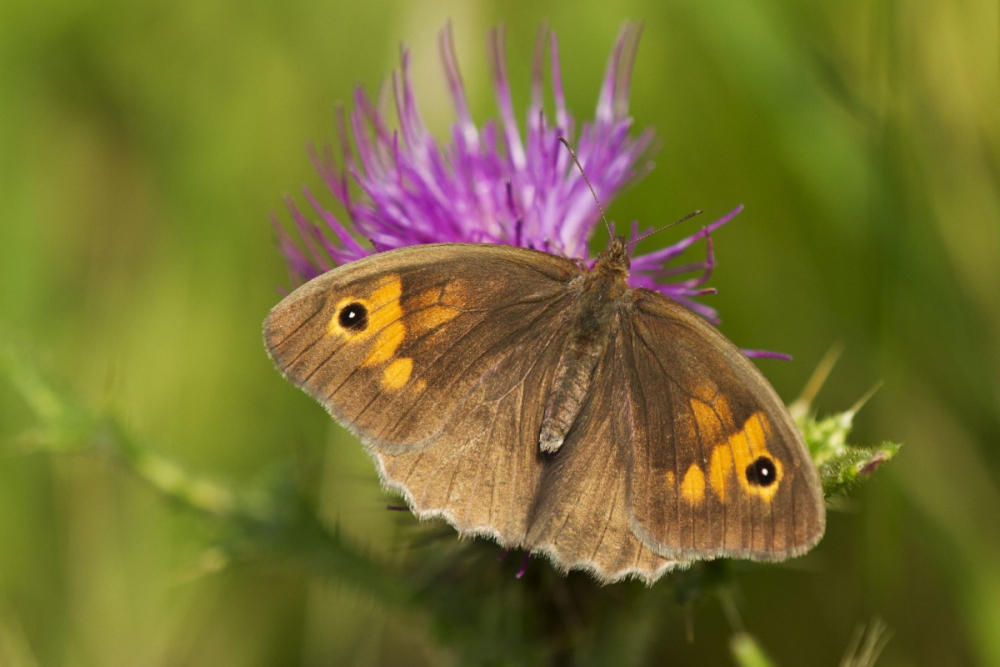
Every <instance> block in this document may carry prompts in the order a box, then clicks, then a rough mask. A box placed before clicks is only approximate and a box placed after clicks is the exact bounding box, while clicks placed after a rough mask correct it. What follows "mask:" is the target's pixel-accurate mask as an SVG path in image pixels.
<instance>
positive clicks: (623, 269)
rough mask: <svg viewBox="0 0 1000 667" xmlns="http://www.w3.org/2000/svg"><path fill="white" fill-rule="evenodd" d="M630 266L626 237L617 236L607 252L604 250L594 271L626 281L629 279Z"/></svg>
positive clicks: (598, 257)
mask: <svg viewBox="0 0 1000 667" xmlns="http://www.w3.org/2000/svg"><path fill="white" fill-rule="evenodd" d="M630 266H631V262H630V261H629V257H628V244H626V243H625V237H624V236H616V237H614V239H613V240H612V241H611V244H610V245H609V246H608V248H607V250H604V251H603V252H601V254H600V255H598V256H597V264H595V265H594V271H597V272H599V273H603V274H605V275H608V276H614V277H617V278H619V279H620V280H622V281H624V280H625V279H626V278H628V270H629V267H630Z"/></svg>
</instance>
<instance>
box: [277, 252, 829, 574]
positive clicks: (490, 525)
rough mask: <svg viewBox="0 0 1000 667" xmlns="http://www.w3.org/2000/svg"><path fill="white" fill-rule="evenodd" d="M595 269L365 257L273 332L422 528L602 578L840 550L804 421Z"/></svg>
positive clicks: (502, 259)
mask: <svg viewBox="0 0 1000 667" xmlns="http://www.w3.org/2000/svg"><path fill="white" fill-rule="evenodd" d="M628 269H629V258H628V248H627V245H626V243H625V240H624V239H623V238H622V237H617V238H615V239H614V240H613V241H612V242H611V244H610V245H609V247H608V249H607V250H605V251H604V252H603V253H601V254H600V255H599V257H598V259H597V262H596V264H595V265H594V266H593V268H592V269H588V268H587V267H586V266H583V265H581V264H580V263H578V262H574V261H572V260H570V259H567V258H564V257H558V256H556V255H552V254H548V253H544V252H539V251H535V250H530V249H526V248H519V247H513V246H503V245H489V244H454V243H453V244H433V245H421V246H411V247H407V248H401V249H397V250H391V251H387V252H383V253H379V254H375V255H371V256H369V257H366V258H364V259H360V260H357V261H355V262H351V263H349V264H346V265H343V266H340V267H338V268H335V269H333V270H332V271H329V272H328V273H326V274H323V275H321V276H319V277H317V278H315V279H313V280H312V281H310V282H308V283H306V284H305V285H303V286H301V287H299V288H298V289H297V290H295V291H294V292H292V294H290V295H289V296H287V297H286V298H285V299H284V300H283V301H281V302H280V303H279V304H278V305H277V306H275V307H274V309H273V310H272V311H271V312H270V314H269V315H268V317H267V319H266V321H265V322H264V340H265V344H266V347H267V351H268V354H269V355H270V357H271V359H272V360H273V361H274V363H275V365H276V366H277V368H278V369H279V370H280V371H281V373H282V374H283V375H284V377H285V378H287V379H288V380H289V381H291V382H292V383H293V384H295V385H297V386H299V387H301V388H302V389H303V390H305V392H306V393H308V394H309V395H310V396H312V397H313V398H314V399H316V400H317V401H318V402H319V403H321V404H322V405H323V406H324V407H325V408H326V409H327V410H328V411H329V412H330V414H331V415H332V416H333V417H334V419H336V420H337V421H338V422H340V423H341V424H343V425H344V426H345V427H347V428H348V429H349V430H350V431H351V432H352V433H354V434H355V435H356V436H357V437H358V438H359V439H360V440H361V442H362V443H363V445H364V446H365V448H366V449H367V451H368V452H369V453H370V454H371V456H372V458H373V459H374V462H375V464H376V466H377V467H378V474H379V476H380V478H381V480H382V483H383V485H384V486H385V487H386V488H387V489H389V490H390V491H393V492H396V493H399V494H401V495H402V496H403V497H404V498H405V499H406V502H407V504H408V505H409V507H410V509H411V510H412V512H413V513H414V514H415V515H416V516H417V517H418V518H420V519H428V518H434V517H439V518H443V519H444V520H445V521H447V522H448V523H450V524H451V525H452V526H454V527H455V529H457V531H458V532H459V534H460V535H462V536H487V537H490V538H492V539H494V540H496V542H498V543H499V544H500V545H502V546H503V547H507V548H517V549H524V550H528V551H530V552H531V553H541V554H545V555H547V556H548V557H549V558H550V559H551V561H552V562H553V563H554V564H555V566H556V567H557V568H559V569H560V570H562V571H567V570H570V569H583V570H587V571H589V572H590V573H592V574H593V575H594V576H595V577H596V578H597V579H598V580H599V581H600V582H602V583H610V582H614V581H618V580H620V579H623V578H627V577H635V578H639V579H642V580H644V581H646V582H647V583H652V582H653V581H655V580H656V579H657V578H659V577H660V576H662V575H663V574H664V573H665V572H667V571H669V570H671V569H673V568H676V567H678V566H680V565H684V564H687V563H689V562H690V561H693V560H700V559H712V558H719V557H729V558H746V559H753V560H771V561H773V560H783V559H785V558H789V557H792V556H796V555H800V554H802V553H804V552H806V551H808V550H809V549H810V548H811V547H813V546H814V545H815V544H816V543H817V542H818V541H819V539H820V538H821V537H822V535H823V531H824V526H825V507H824V501H823V493H822V487H821V485H820V481H819V477H818V475H817V472H816V469H815V467H814V465H813V463H812V460H811V458H810V456H809V452H808V450H807V448H806V445H805V443H804V441H803V439H802V436H801V435H800V433H799V431H798V429H797V428H796V426H795V424H794V422H793V421H792V418H791V416H790V415H789V413H788V411H787V410H786V409H785V407H784V405H783V404H782V402H781V400H780V399H779V398H778V396H777V394H776V393H775V391H774V389H772V388H771V385H770V384H768V382H767V380H766V379H765V378H764V376H763V375H762V374H761V372H760V371H759V370H758V369H757V368H756V366H754V365H753V364H752V363H751V362H750V361H749V359H747V357H746V356H745V355H744V354H743V353H742V352H741V351H740V350H739V349H738V348H736V346H735V345H733V344H732V343H731V342H729V340H727V339H726V338H725V337H724V336H723V335H722V334H721V333H720V332H719V331H718V330H717V329H715V328H714V327H713V326H711V325H710V324H708V323H707V322H705V321H704V320H703V319H702V318H701V317H699V316H698V315H696V314H694V313H693V312H691V311H690V310H688V309H686V308H685V307H683V306H681V305H679V304H677V303H676V302H674V301H672V300H670V299H669V298H667V297H665V296H663V295H661V294H660V293H658V292H654V291H651V290H647V289H641V288H640V289H632V288H630V287H629V286H628V283H627V279H628Z"/></svg>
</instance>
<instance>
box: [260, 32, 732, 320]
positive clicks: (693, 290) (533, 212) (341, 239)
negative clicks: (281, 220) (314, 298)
mask: <svg viewBox="0 0 1000 667" xmlns="http://www.w3.org/2000/svg"><path fill="white" fill-rule="evenodd" d="M638 38H639V30H638V28H637V27H636V26H633V25H631V24H625V25H624V26H623V27H622V29H621V31H620V32H619V35H618V39H617V41H616V43H615V46H614V49H613V50H612V52H611V56H610V57H609V59H608V64H607V69H606V72H605V76H604V80H603V83H602V86H601V91H600V95H599V97H598V101H597V108H596V111H595V114H594V118H593V120H591V121H587V122H584V123H583V124H582V125H581V126H580V127H579V134H578V135H577V125H576V121H575V119H574V118H573V116H572V115H570V113H569V111H568V110H567V109H566V102H565V97H564V94H563V87H562V73H561V68H560V64H559V50H558V44H557V42H556V37H555V34H554V33H551V32H550V31H549V30H548V29H546V28H544V27H543V28H542V29H541V30H540V31H539V35H538V39H537V40H536V43H535V53H534V63H533V66H532V77H531V95H530V100H529V105H528V110H527V118H526V123H525V129H526V133H525V134H524V135H522V132H521V128H520V127H519V125H518V123H517V120H516V118H515V115H514V105H513V101H512V93H511V88H510V80H509V78H508V76H507V65H506V58H505V55H504V31H503V28H498V29H496V30H493V31H492V32H491V33H490V35H489V40H488V50H489V55H490V63H491V66H492V72H493V84H494V92H495V95H496V101H497V108H498V112H499V122H496V121H492V120H491V121H488V122H487V123H485V124H484V125H483V126H482V127H479V126H477V125H476V123H475V122H474V121H473V119H472V116H471V114H470V111H469V103H468V99H467V97H466V93H465V87H464V84H463V83H462V77H461V74H460V72H459V68H458V61H457V59H456V57H455V47H454V42H453V38H452V34H451V29H450V26H449V27H446V28H445V30H443V31H442V33H441V35H440V52H441V60H442V62H443V65H444V72H445V75H446V77H447V80H448V86H449V90H450V95H451V101H452V103H453V105H454V107H455V112H456V115H457V119H456V121H455V123H454V124H453V125H452V127H451V133H450V137H449V140H448V142H447V143H443V142H439V141H438V140H436V139H435V138H434V137H432V136H431V134H430V132H429V131H428V130H427V128H426V126H425V125H424V123H423V120H422V119H421V116H420V112H419V110H418V108H417V103H416V94H415V92H414V90H413V81H412V78H411V76H410V70H409V64H410V63H409V54H408V52H407V51H406V50H405V49H404V50H403V52H402V68H401V70H400V71H398V72H396V73H395V74H394V75H393V78H392V92H393V98H394V100H395V113H396V116H397V121H398V129H395V130H391V129H390V127H389V124H388V123H387V121H386V118H385V117H384V114H383V113H382V112H381V111H379V110H378V109H377V108H376V105H375V104H374V103H373V102H372V100H371V98H369V96H368V95H367V94H366V93H365V92H364V90H363V89H361V88H360V87H359V88H358V89H357V90H356V92H355V100H354V101H355V108H354V110H353V111H352V112H351V113H350V114H349V115H345V113H344V112H343V110H338V114H337V127H338V133H339V143H340V146H341V162H342V164H343V166H342V167H338V166H337V164H336V160H335V157H334V155H333V150H332V149H331V148H329V147H327V148H326V149H325V150H324V151H323V152H322V153H320V152H318V151H316V150H315V149H310V154H311V157H312V160H313V163H314V165H315V167H316V170H317V171H318V172H319V174H320V176H321V177H322V179H323V181H324V183H325V184H326V186H327V187H328V188H329V190H330V192H331V193H332V195H333V197H334V199H335V200H336V201H337V202H338V203H339V204H340V205H341V207H342V208H343V210H344V211H345V212H346V215H347V219H348V221H349V223H348V224H344V223H343V222H342V221H341V219H339V218H338V217H337V216H336V215H334V214H333V213H332V212H330V211H329V210H327V209H326V208H325V207H324V206H323V205H322V204H321V203H320V202H319V200H318V199H317V198H316V197H315V196H314V195H313V193H312V192H311V191H310V190H309V189H308V188H306V189H305V190H304V194H305V198H306V200H307V201H308V202H309V204H310V205H311V207H312V208H313V209H314V210H315V213H316V214H317V215H319V217H320V218H321V219H322V223H323V224H322V225H321V224H316V223H313V222H311V221H310V220H309V219H308V218H307V217H306V215H305V214H303V213H302V211H301V210H300V209H299V208H298V207H297V206H296V205H295V203H294V202H293V201H292V200H291V199H287V200H286V201H287V204H288V207H289V209H290V210H291V212H292V216H293V218H294V220H295V224H296V227H297V229H298V232H299V236H300V238H301V243H298V242H296V241H295V240H293V238H292V237H291V236H290V235H289V234H288V233H287V232H285V231H284V230H283V228H282V227H281V226H280V225H277V224H276V225H275V226H276V229H277V230H278V234H279V240H280V244H281V248H282V252H283V253H284V255H285V257H286V259H287V261H288V264H289V267H290V268H291V271H292V273H293V276H294V278H295V279H296V280H298V281H305V280H308V279H310V278H312V277H314V276H316V275H319V274H321V273H323V272H325V271H327V270H329V269H330V268H332V267H333V266H334V265H338V264H343V263H346V262H350V261H353V260H355V259H358V258H360V257H364V256H366V255H369V254H371V253H373V252H381V251H384V250H390V249H393V248H400V247H403V246H410V245H416V244H421V243H440V242H469V243H504V244H509V245H518V246H523V247H527V248H534V249H536V250H543V251H546V252H551V253H554V254H558V255H562V256H565V257H569V258H573V259H580V260H581V261H583V262H585V263H587V264H588V265H592V264H593V262H594V261H595V259H596V256H595V255H593V254H591V253H590V250H589V248H588V239H589V238H590V235H591V233H592V232H593V230H594V228H595V226H596V225H597V224H599V221H600V214H599V211H598V207H597V205H596V202H595V201H594V196H593V195H592V194H591V192H590V189H589V188H588V187H587V183H586V182H585V179H584V178H583V177H582V175H581V173H580V171H579V170H578V169H577V167H576V165H574V164H573V161H572V158H571V156H570V154H569V152H568V151H567V150H566V149H565V147H563V146H562V144H561V143H560V141H559V138H560V137H565V138H566V139H567V140H568V141H569V142H570V144H572V145H574V146H575V147H576V153H577V156H578V157H579V160H580V163H581V165H582V167H583V169H584V171H585V172H586V174H587V176H588V177H589V179H590V182H591V183H592V184H593V187H594V194H596V195H597V197H598V198H599V200H600V201H601V202H602V203H604V204H605V205H607V204H609V203H610V202H611V200H613V199H614V197H615V196H616V195H617V194H618V193H619V192H621V190H622V188H623V187H624V186H625V185H626V184H627V183H629V182H630V181H633V180H635V179H637V178H639V177H641V176H642V175H643V174H644V173H645V172H646V171H648V169H649V168H650V167H651V163H650V162H649V160H648V153H649V149H650V145H651V143H652V140H653V132H652V130H650V129H646V130H645V131H643V132H641V133H639V134H638V135H634V134H633V133H632V132H631V130H632V119H631V118H630V117H629V116H628V95H629V88H630V83H631V73H632V65H633V62H634V59H635V53H636V47H637V45H638ZM546 59H548V60H549V63H550V77H551V85H552V96H553V99H554V102H555V110H554V116H550V115H548V114H546V111H545V109H544V106H543V93H544V82H543V78H544V70H545V61H546ZM352 145H353V149H352ZM351 181H353V184H354V186H355V190H358V191H360V193H361V196H360V197H356V196H355V192H354V190H352V187H351ZM739 210H740V209H736V210H735V211H733V212H732V213H730V214H728V215H727V216H725V217H723V218H722V219H720V220H718V221H716V222H714V223H712V224H711V225H708V226H706V227H704V228H703V229H701V230H700V231H698V232H697V233H695V234H693V235H692V236H689V237H687V238H685V239H683V240H682V241H680V242H678V243H676V244H674V245H672V246H670V247H667V248H663V249H661V250H657V251H655V252H651V253H648V254H643V255H636V256H634V257H633V258H632V260H631V262H632V271H631V275H630V279H629V280H630V283H631V284H632V286H633V287H647V288H649V289H655V290H658V291H660V292H662V293H663V294H665V295H667V296H669V297H671V298H673V299H675V300H677V301H680V302H682V303H684V304H685V305H687V306H688V307H690V308H693V309H694V310H696V311H697V312H699V313H701V314H702V315H704V316H705V317H707V318H709V319H715V311H714V310H713V309H711V308H709V307H707V306H705V305H704V304H701V303H698V302H697V301H695V300H694V299H693V297H696V296H698V295H701V294H704V293H706V292H708V291H710V290H705V289H703V285H704V283H705V282H706V281H707V280H708V278H709V276H710V275H711V272H712V268H713V266H714V255H713V253H712V245H711V237H710V234H711V232H712V231H713V230H714V229H716V228H718V227H719V226H721V225H723V224H725V223H726V222H727V221H729V220H730V219H731V218H732V217H733V216H734V215H736V213H738V212H739ZM639 236H640V231H639V229H638V225H636V224H635V223H633V225H632V229H631V238H632V239H636V238H638V237H639ZM359 237H360V238H363V239H367V240H368V241H369V242H370V245H371V247H368V246H367V245H363V244H362V243H361V242H359V240H358V238H359ZM702 239H704V240H705V241H706V247H707V254H706V257H705V259H703V260H701V261H694V262H686V263H678V264H675V261H676V260H678V259H679V258H680V257H681V256H682V255H683V254H684V253H685V252H686V251H687V250H688V249H689V248H690V247H691V246H692V245H694V244H695V243H696V242H698V241H700V240H702ZM685 276H687V277H686V278H685Z"/></svg>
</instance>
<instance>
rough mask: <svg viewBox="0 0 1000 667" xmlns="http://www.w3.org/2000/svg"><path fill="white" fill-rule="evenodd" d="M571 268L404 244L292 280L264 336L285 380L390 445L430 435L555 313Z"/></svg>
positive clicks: (502, 253) (374, 440)
mask: <svg viewBox="0 0 1000 667" xmlns="http://www.w3.org/2000/svg"><path fill="white" fill-rule="evenodd" d="M525 256H528V258H530V259H531V260H533V261H530V262H529V261H526V257H525ZM578 273H579V269H578V268H577V267H576V266H575V265H574V264H573V263H572V262H569V261H568V260H564V259H561V258H558V257H554V256H552V255H547V254H544V253H537V252H534V251H530V250H525V249H522V248H509V247H505V246H486V245H451V244H447V245H439V246H417V247H413V248H407V249H404V250H400V251H396V252H393V253H391V254H389V255H375V256H372V257H370V258H366V259H364V260H360V261H358V262H353V263H351V264H348V265H346V266H343V267H340V268H337V269H334V270H333V271H330V272H328V273H327V274H325V275H323V276H322V277H320V278H317V279H316V280H313V281H311V282H309V283H308V284H306V285H304V286H303V287H301V288H299V289H298V290H296V291H295V292H294V293H293V294H292V295H290V296H289V297H288V298H286V299H285V300H284V301H282V302H281V303H280V304H278V306H276V307H275V308H274V310H272V311H271V314H270V315H269V316H268V318H267V320H266V322H265V324H264V338H265V342H266V344H267V348H268V351H269V353H270V355H271V357H272V359H274V361H275V363H276V364H277V366H278V368H279V369H280V370H281V371H282V373H283V374H284V375H285V377H286V378H288V379H289V380H290V381H291V382H293V383H294V384H296V385H298V386H300V387H302V388H303V389H304V390H306V392H307V393H309V394H310V395H311V396H313V397H314V398H315V399H316V400H318V401H319V402H320V403H322V404H323V405H324V406H326V408H327V409H328V410H329V411H330V412H331V413H332V414H333V415H334V417H336V418H337V419H338V420H339V421H341V422H342V423H344V424H345V425H347V426H348V427H349V428H351V429H352V430H353V431H354V432H355V433H357V434H358V435H359V437H361V439H362V440H363V441H364V442H365V443H366V444H368V445H370V446H374V447H376V448H378V449H384V450H385V451H391V452H400V451H404V450H405V449H406V448H407V447H412V446H418V445H421V444H423V443H426V442H429V441H431V440H432V439H433V438H434V437H436V435H437V434H438V433H439V432H440V431H441V429H442V427H443V426H444V424H445V423H447V422H448V420H450V419H451V418H452V413H453V412H454V411H455V410H456V409H457V407H458V406H459V405H460V404H461V403H462V402H463V400H464V398H465V397H466V396H467V395H468V393H469V392H470V391H471V390H472V388H473V387H474V386H475V385H476V384H477V383H478V382H479V381H480V380H481V378H482V377H483V376H484V375H485V374H486V373H488V372H489V371H490V369H491V367H492V366H493V365H495V364H497V363H499V361H500V359H502V358H503V357H505V356H506V355H509V354H511V353H513V352H514V351H515V350H518V348H519V345H520V344H521V342H522V339H523V337H524V335H525V332H527V331H530V330H532V329H534V328H539V327H542V328H545V325H546V324H550V323H552V322H554V321H557V320H559V319H560V318H564V317H565V309H566V308H567V307H568V305H569V297H568V295H567V292H566V289H567V287H566V286H567V283H568V282H569V280H570V279H571V278H572V277H573V275H575V274H578ZM524 352H525V351H523V350H521V353H524ZM535 353H536V354H539V353H540V350H538V351H536V352H535Z"/></svg>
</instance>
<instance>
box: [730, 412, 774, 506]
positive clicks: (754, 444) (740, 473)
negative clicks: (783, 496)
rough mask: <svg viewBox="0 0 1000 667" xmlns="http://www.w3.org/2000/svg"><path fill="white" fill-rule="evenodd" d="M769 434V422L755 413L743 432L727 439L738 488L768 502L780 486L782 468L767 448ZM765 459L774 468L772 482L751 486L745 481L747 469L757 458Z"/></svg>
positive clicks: (765, 417) (747, 421)
mask: <svg viewBox="0 0 1000 667" xmlns="http://www.w3.org/2000/svg"><path fill="white" fill-rule="evenodd" d="M770 433H771V422H770V421H768V419H767V415H765V414H764V413H763V412H755V413H753V414H752V415H750V418H749V419H747V420H746V422H744V424H743V430H742V431H740V432H739V433H735V434H733V435H732V436H731V437H730V438H729V448H730V450H731V451H732V453H733V459H734V463H735V464H736V479H738V480H740V486H742V487H743V490H744V491H746V492H747V493H749V494H751V495H756V496H759V497H760V498H763V499H764V500H770V499H771V498H773V497H774V494H775V493H777V492H778V487H779V486H781V478H782V477H783V476H784V468H783V466H782V465H781V461H779V460H778V459H776V458H775V457H774V455H773V454H771V452H770V450H768V448H767V436H768V434H770ZM761 457H765V458H767V459H768V460H770V461H771V463H772V464H773V466H774V480H773V481H772V482H770V483H769V484H768V485H767V486H760V485H757V484H752V483H751V482H750V480H749V479H747V473H746V471H747V469H748V468H749V467H750V466H751V464H753V463H754V462H755V461H757V460H758V459H759V458H761Z"/></svg>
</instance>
